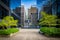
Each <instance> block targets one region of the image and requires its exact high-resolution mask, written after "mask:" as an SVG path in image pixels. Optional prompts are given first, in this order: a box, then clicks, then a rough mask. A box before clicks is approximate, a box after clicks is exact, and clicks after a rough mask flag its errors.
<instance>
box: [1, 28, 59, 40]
mask: <svg viewBox="0 0 60 40" xmlns="http://www.w3.org/2000/svg"><path fill="white" fill-rule="evenodd" d="M0 40H60V38H53V37H46V36H44V35H41V34H39V29H20V30H19V32H18V33H17V34H16V35H14V36H11V37H0Z"/></svg>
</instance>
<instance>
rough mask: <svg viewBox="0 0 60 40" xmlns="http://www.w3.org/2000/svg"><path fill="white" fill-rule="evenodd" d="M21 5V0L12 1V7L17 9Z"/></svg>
mask: <svg viewBox="0 0 60 40" xmlns="http://www.w3.org/2000/svg"><path fill="white" fill-rule="evenodd" d="M20 5H21V0H11V1H10V9H15V8H16V7H18V6H20Z"/></svg>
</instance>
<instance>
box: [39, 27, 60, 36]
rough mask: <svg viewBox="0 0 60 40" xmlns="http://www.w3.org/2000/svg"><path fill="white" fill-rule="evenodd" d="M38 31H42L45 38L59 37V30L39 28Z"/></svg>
mask: <svg viewBox="0 0 60 40" xmlns="http://www.w3.org/2000/svg"><path fill="white" fill-rule="evenodd" d="M40 31H42V32H43V33H44V34H45V35H47V36H60V28H55V27H42V28H40Z"/></svg>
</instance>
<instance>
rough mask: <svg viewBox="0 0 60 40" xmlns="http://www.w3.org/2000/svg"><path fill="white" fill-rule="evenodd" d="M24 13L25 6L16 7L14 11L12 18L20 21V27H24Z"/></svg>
mask: <svg viewBox="0 0 60 40" xmlns="http://www.w3.org/2000/svg"><path fill="white" fill-rule="evenodd" d="M24 13H25V11H24V6H20V7H16V8H15V9H13V13H12V16H13V17H14V19H17V20H18V21H19V22H18V25H19V27H23V26H24V15H25V14H24Z"/></svg>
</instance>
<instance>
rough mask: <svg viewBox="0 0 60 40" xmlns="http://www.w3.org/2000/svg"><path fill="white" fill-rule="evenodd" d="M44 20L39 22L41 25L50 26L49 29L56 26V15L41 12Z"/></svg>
mask: <svg viewBox="0 0 60 40" xmlns="http://www.w3.org/2000/svg"><path fill="white" fill-rule="evenodd" d="M41 15H42V18H41V19H40V20H39V25H48V26H49V27H51V26H56V22H57V21H56V18H57V16H56V15H49V14H47V13H45V12H41Z"/></svg>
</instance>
